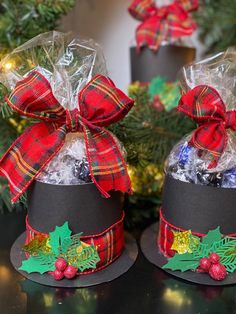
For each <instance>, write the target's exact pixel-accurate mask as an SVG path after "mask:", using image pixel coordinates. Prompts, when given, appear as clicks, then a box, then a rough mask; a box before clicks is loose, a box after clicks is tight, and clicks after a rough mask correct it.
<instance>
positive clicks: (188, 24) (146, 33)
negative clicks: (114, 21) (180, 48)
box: [128, 0, 198, 51]
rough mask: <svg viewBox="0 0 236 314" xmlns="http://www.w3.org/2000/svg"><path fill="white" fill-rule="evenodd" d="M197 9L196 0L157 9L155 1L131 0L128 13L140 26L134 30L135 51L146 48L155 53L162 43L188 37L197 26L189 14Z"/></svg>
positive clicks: (172, 3) (179, 2)
mask: <svg viewBox="0 0 236 314" xmlns="http://www.w3.org/2000/svg"><path fill="white" fill-rule="evenodd" d="M197 9H198V0H175V1H173V2H171V4H169V5H164V6H161V7H158V6H157V5H156V3H155V0H133V1H132V3H131V5H130V6H129V8H128V11H129V13H130V14H131V15H132V16H133V17H134V18H135V19H137V20H139V21H141V24H140V25H139V26H138V27H137V29H136V43H137V49H138V50H140V48H141V47H142V46H148V47H149V48H150V49H152V50H154V51H156V50H158V49H159V47H160V45H161V44H162V43H164V42H173V41H176V40H177V39H178V38H180V37H184V36H190V35H192V33H193V32H194V31H195V30H196V28H197V25H196V23H195V21H194V20H193V18H192V17H191V16H190V12H192V11H195V10H197Z"/></svg>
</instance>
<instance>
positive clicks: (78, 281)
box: [10, 232, 138, 288]
mask: <svg viewBox="0 0 236 314" xmlns="http://www.w3.org/2000/svg"><path fill="white" fill-rule="evenodd" d="M25 237H26V234H25V232H24V233H23V234H21V235H20V236H19V237H18V238H17V240H16V241H15V242H14V244H13V246H12V248H11V252H10V259H11V263H12V265H13V266H14V268H15V269H16V270H17V271H18V272H19V273H20V274H22V275H23V276H24V277H26V278H27V279H30V280H32V281H34V282H37V283H40V284H42V285H46V286H51V287H64V288H82V287H89V286H94V285H98V284H101V283H105V282H109V281H112V280H114V279H116V278H118V277H119V276H121V275H122V274H124V273H125V272H127V271H128V270H129V268H130V267H131V266H132V265H133V264H134V263H135V261H136V259H137V256H138V246H137V243H136V241H135V239H134V238H133V236H131V235H130V234H129V233H125V247H124V251H123V253H122V254H121V256H120V257H119V258H117V259H116V260H115V261H114V262H113V263H111V264H110V265H108V266H107V267H105V268H104V269H102V270H99V271H98V272H95V273H93V274H88V275H81V276H77V277H76V278H75V279H73V280H68V279H63V280H60V281H57V280H55V279H54V278H53V277H52V276H51V275H49V274H43V275H41V274H38V273H31V274H28V273H26V272H25V271H21V270H19V269H18V268H19V267H20V265H21V263H22V261H23V260H25V259H26V257H25V254H24V252H23V251H22V247H23V245H24V242H25Z"/></svg>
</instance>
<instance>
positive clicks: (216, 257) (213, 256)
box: [209, 253, 220, 264]
mask: <svg viewBox="0 0 236 314" xmlns="http://www.w3.org/2000/svg"><path fill="white" fill-rule="evenodd" d="M209 260H210V261H211V263H212V264H217V263H218V262H219V261H220V256H219V255H218V254H216V253H211V254H210V255H209Z"/></svg>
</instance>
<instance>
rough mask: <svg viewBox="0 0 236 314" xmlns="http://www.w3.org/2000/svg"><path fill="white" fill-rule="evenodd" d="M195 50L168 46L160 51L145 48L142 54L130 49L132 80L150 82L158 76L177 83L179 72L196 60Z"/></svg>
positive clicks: (132, 48)
mask: <svg viewBox="0 0 236 314" xmlns="http://www.w3.org/2000/svg"><path fill="white" fill-rule="evenodd" d="M195 54H196V50H195V48H189V47H182V46H175V45H166V46H161V47H160V48H159V50H158V51H156V52H155V51H152V50H151V49H149V48H148V47H144V48H142V49H141V51H140V52H138V51H137V49H136V47H131V48H130V58H131V80H132V82H134V81H141V82H149V81H150V80H151V79H152V78H154V77H155V76H157V75H160V76H163V77H165V78H166V79H167V80H170V81H175V80H176V76H177V73H178V71H179V70H180V69H181V68H182V67H183V66H184V65H185V64H187V63H190V62H192V61H193V60H194V59H195Z"/></svg>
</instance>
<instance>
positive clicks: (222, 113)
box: [178, 85, 236, 169]
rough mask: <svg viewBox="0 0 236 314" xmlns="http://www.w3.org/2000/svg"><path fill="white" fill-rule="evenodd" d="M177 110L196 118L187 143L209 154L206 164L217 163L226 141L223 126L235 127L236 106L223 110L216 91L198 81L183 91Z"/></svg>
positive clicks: (234, 128)
mask: <svg viewBox="0 0 236 314" xmlns="http://www.w3.org/2000/svg"><path fill="white" fill-rule="evenodd" d="M178 110H179V111H181V112H183V113H184V114H186V115H187V116H189V117H190V118H191V119H193V120H194V121H196V123H197V124H198V128H197V129H196V130H195V131H194V132H193V136H192V138H191V139H190V142H189V143H190V144H191V145H193V146H194V147H196V148H197V149H200V150H202V151H205V152H208V153H210V154H211V156H212V159H213V160H212V162H211V163H210V164H209V166H208V168H209V169H210V168H213V167H215V166H216V165H217V162H218V160H219V159H220V156H221V155H222V153H223V152H224V150H225V148H226V146H227V143H228V134H227V131H226V129H231V130H234V131H236V110H229V111H226V106H225V104H224V102H223V99H222V98H221V96H220V95H219V93H218V92H217V91H216V90H215V89H214V88H212V87H211V86H207V85H199V86H196V87H194V88H193V89H191V90H190V91H188V92H187V93H186V94H185V95H183V96H182V97H181V99H180V101H179V104H178Z"/></svg>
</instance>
